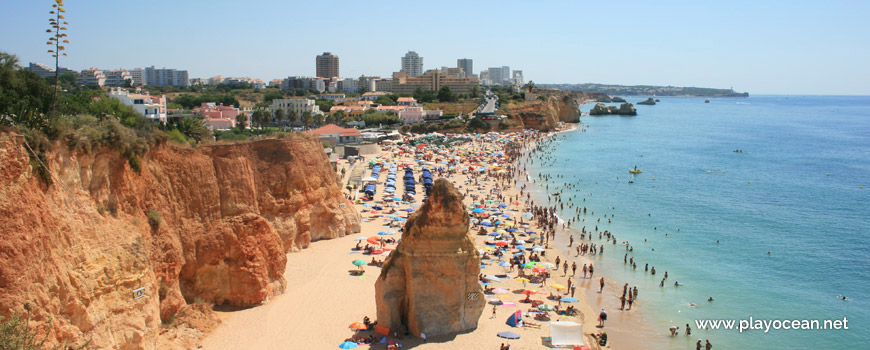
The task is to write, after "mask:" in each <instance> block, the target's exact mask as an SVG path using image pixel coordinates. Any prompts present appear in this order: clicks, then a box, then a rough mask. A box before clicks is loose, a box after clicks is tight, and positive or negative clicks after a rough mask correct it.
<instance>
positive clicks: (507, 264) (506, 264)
mask: <svg viewBox="0 0 870 350" xmlns="http://www.w3.org/2000/svg"><path fill="white" fill-rule="evenodd" d="M498 266H501V267H510V266H511V264H510V263H509V262H507V261H502V262H500V263H498Z"/></svg>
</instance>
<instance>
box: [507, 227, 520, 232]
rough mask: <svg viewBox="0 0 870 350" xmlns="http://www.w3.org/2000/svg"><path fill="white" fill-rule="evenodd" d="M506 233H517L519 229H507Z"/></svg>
mask: <svg viewBox="0 0 870 350" xmlns="http://www.w3.org/2000/svg"><path fill="white" fill-rule="evenodd" d="M505 231H507V232H517V229H515V228H509V229H507V230H505Z"/></svg>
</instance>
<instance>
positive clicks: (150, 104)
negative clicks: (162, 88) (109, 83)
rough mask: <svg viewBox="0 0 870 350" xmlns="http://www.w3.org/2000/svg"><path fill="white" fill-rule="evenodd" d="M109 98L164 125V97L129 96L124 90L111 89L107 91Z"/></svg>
mask: <svg viewBox="0 0 870 350" xmlns="http://www.w3.org/2000/svg"><path fill="white" fill-rule="evenodd" d="M109 97H111V98H114V99H116V100H119V101H121V103H123V104H124V105H127V106H130V107H133V109H135V110H136V112H139V113H140V114H142V115H144V116H145V117H147V118H149V119H157V120H159V121H160V122H162V123H166V95H160V96H157V95H146V94H131V93H130V92H129V91H127V90H124V89H117V90H114V89H113V90H111V91H109Z"/></svg>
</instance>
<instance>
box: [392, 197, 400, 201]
mask: <svg viewBox="0 0 870 350" xmlns="http://www.w3.org/2000/svg"><path fill="white" fill-rule="evenodd" d="M393 200H394V201H400V200H402V199H401V198H399V197H393Z"/></svg>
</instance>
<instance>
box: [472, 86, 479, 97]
mask: <svg viewBox="0 0 870 350" xmlns="http://www.w3.org/2000/svg"><path fill="white" fill-rule="evenodd" d="M479 93H480V91H478V89H477V86H472V87H471V98H477V97H478V96H479Z"/></svg>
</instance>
